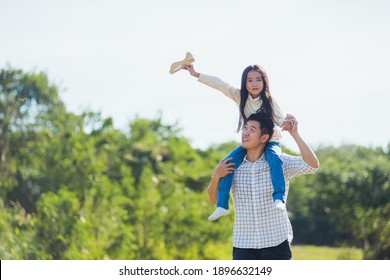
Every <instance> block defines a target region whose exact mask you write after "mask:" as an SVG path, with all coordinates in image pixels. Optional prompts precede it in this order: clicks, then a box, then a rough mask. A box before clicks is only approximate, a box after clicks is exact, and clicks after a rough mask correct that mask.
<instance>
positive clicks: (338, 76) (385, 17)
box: [0, 0, 390, 150]
mask: <svg viewBox="0 0 390 280" xmlns="http://www.w3.org/2000/svg"><path fill="white" fill-rule="evenodd" d="M0 11H1V16H0V67H4V66H5V65H6V63H9V64H10V65H11V66H12V67H14V68H21V69H24V70H26V71H33V70H36V71H45V72H47V73H48V75H49V79H50V80H51V81H53V82H54V83H56V84H57V85H60V96H61V98H62V99H63V100H64V101H65V103H66V105H67V108H68V110H70V111H74V112H76V113H79V112H81V111H83V110H86V109H90V110H93V111H95V112H101V113H102V115H103V116H104V117H108V116H111V117H113V119H114V124H115V126H116V127H117V128H121V129H125V128H126V127H127V125H128V123H129V122H130V121H131V120H134V118H135V117H136V115H138V116H139V117H144V118H151V119H153V118H157V117H158V116H160V113H159V112H161V115H162V119H163V122H164V123H165V124H174V123H176V122H177V125H178V126H179V127H181V128H182V129H183V132H182V135H183V136H185V137H187V138H189V139H191V143H192V145H193V146H194V147H199V148H206V147H208V146H209V145H211V144H219V143H223V142H226V141H230V140H236V141H239V140H240V137H239V134H236V133H235V128H236V125H237V120H238V108H237V107H236V105H235V104H234V103H233V102H232V101H231V100H229V99H227V98H226V97H224V96H223V95H222V94H220V93H219V92H217V91H215V90H213V89H211V88H209V87H207V86H205V85H203V84H201V83H199V82H197V81H196V79H195V78H193V77H191V76H190V75H189V74H188V73H187V72H186V71H179V72H177V73H176V74H174V75H171V74H169V72H168V71H169V68H170V65H171V63H173V62H174V61H178V60H181V59H183V58H184V55H185V53H186V52H187V51H190V52H192V54H193V55H194V57H195V60H196V61H195V63H194V67H195V69H196V70H197V71H199V72H203V73H206V74H211V75H215V76H218V77H220V78H221V79H223V80H225V81H226V82H228V83H230V84H231V85H234V86H236V87H240V79H241V74H242V71H243V70H244V68H245V67H246V66H248V65H250V64H261V65H263V66H264V67H265V69H266V70H267V72H268V75H269V79H270V89H271V93H272V95H273V96H274V98H276V99H277V101H278V103H279V104H280V105H281V107H282V109H283V110H284V111H285V112H286V113H292V114H294V115H295V116H296V117H297V119H298V121H299V125H300V131H301V135H302V136H303V137H304V139H305V140H306V141H307V142H308V143H309V144H311V145H312V147H313V148H317V147H319V146H321V145H336V146H338V145H341V144H358V145H364V146H381V147H387V145H388V144H389V143H390V126H389V122H390V109H389V106H390V16H389V15H390V1H387V0H383V1H380V0H367V1H360V0H334V1H332V0H327V1H325V0H324V1H312V0H284V1H283V0H272V1H269V0H240V1H233V0H214V1H211V0H196V1H183V0H164V1H160V0H155V1H152V0H142V1H139V0H137V1H136V0H127V1H125V0H122V1H119V0H95V1H86V0H84V1H83V0H77V1H76V0H67V1H63V0H61V1H60V0H34V1H30V0H24V1H23V0H0ZM283 137H284V138H283V143H282V144H283V145H285V146H286V147H288V148H290V149H292V150H296V146H295V143H294V142H293V141H292V139H291V137H290V135H289V134H288V133H286V132H285V133H284V134H283Z"/></svg>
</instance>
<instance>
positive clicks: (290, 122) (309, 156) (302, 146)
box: [282, 114, 320, 168]
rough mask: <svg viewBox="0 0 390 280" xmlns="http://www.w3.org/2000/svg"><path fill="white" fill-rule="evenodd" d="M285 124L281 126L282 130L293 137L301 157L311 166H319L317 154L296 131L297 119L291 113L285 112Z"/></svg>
mask: <svg viewBox="0 0 390 280" xmlns="http://www.w3.org/2000/svg"><path fill="white" fill-rule="evenodd" d="M285 123H286V124H285V125H284V126H282V127H283V130H286V131H288V132H290V134H291V136H292V137H293V138H294V140H295V142H296V143H297V145H298V148H299V151H300V153H301V156H302V159H303V160H304V161H305V162H306V163H307V164H308V165H309V166H311V167H313V168H319V167H320V163H319V161H318V159H317V156H316V155H315V154H314V152H313V150H312V149H311V148H310V147H309V145H307V144H306V142H305V141H304V140H303V139H302V137H301V136H300V135H299V133H298V121H297V120H296V119H295V117H294V116H293V115H290V114H287V117H286V121H285Z"/></svg>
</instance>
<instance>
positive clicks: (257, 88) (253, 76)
mask: <svg viewBox="0 0 390 280" xmlns="http://www.w3.org/2000/svg"><path fill="white" fill-rule="evenodd" d="M263 88H264V83H263V79H262V77H261V74H260V73H259V72H257V71H249V72H248V76H247V78H246V89H247V91H248V92H249V94H250V95H251V96H252V97H253V98H256V97H258V96H259V95H260V92H261V91H262V90H263Z"/></svg>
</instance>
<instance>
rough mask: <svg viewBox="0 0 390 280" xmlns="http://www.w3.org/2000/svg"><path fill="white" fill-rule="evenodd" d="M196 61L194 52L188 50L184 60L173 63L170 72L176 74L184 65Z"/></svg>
mask: <svg viewBox="0 0 390 280" xmlns="http://www.w3.org/2000/svg"><path fill="white" fill-rule="evenodd" d="M194 61H195V59H194V57H193V56H192V54H191V53H190V52H187V53H186V57H185V58H184V59H183V60H181V61H177V62H174V63H172V65H171V69H169V73H171V74H174V73H176V72H177V71H179V70H180V69H181V66H182V65H187V64H191V63H192V62H194Z"/></svg>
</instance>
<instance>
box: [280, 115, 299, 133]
mask: <svg viewBox="0 0 390 280" xmlns="http://www.w3.org/2000/svg"><path fill="white" fill-rule="evenodd" d="M281 128H282V131H288V132H290V134H294V133H296V132H297V131H298V121H297V119H296V118H295V117H294V116H293V115H291V114H287V116H286V118H285V119H284V121H283V123H282V125H281Z"/></svg>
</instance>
